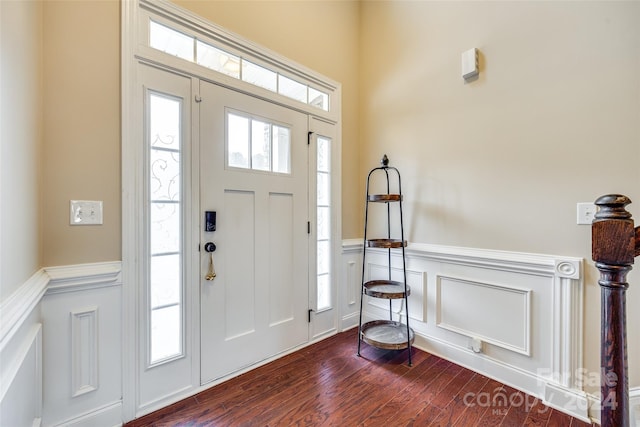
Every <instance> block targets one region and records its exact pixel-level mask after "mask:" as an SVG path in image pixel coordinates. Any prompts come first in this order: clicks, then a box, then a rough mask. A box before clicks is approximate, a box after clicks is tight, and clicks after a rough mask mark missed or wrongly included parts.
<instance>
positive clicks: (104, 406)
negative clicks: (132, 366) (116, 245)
mask: <svg viewBox="0 0 640 427" xmlns="http://www.w3.org/2000/svg"><path fill="white" fill-rule="evenodd" d="M120 270H121V263H120V262H119V261H118V262H110V263H94V264H83V265H74V266H64V267H52V268H45V269H41V270H39V271H38V272H36V273H35V274H34V275H33V276H32V277H31V278H30V279H29V280H27V281H26V282H25V283H24V284H22V285H21V286H20V287H19V288H18V289H17V290H16V291H15V292H14V293H13V294H12V295H10V296H9V297H8V298H7V299H6V300H5V301H3V302H2V306H1V307H0V317H1V319H0V320H1V322H0V325H1V326H0V359H1V360H2V363H1V364H0V425H2V426H5V425H6V426H41V425H42V426H55V425H65V426H116V425H121V424H122V385H121V384H122V360H121V359H122V309H121V306H122V297H121V294H122V292H121V287H122V286H121V284H122V283H121V279H120Z"/></svg>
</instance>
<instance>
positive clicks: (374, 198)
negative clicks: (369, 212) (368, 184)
mask: <svg viewBox="0 0 640 427" xmlns="http://www.w3.org/2000/svg"><path fill="white" fill-rule="evenodd" d="M368 200H369V201H370V202H378V203H389V202H399V201H400V200H402V196H400V195H399V194H369V197H368Z"/></svg>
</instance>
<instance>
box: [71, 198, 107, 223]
mask: <svg viewBox="0 0 640 427" xmlns="http://www.w3.org/2000/svg"><path fill="white" fill-rule="evenodd" d="M69 224H70V225H102V200H98V201H96V200H70V202H69Z"/></svg>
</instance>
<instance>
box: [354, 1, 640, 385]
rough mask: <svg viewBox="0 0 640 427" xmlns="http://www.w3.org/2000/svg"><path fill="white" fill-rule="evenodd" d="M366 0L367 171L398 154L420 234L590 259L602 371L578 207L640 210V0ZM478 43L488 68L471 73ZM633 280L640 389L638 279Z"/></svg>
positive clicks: (634, 371)
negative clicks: (614, 199)
mask: <svg viewBox="0 0 640 427" xmlns="http://www.w3.org/2000/svg"><path fill="white" fill-rule="evenodd" d="M361 7H362V16H361V22H362V32H361V40H362V45H361V48H362V54H361V58H362V62H361V63H360V69H361V70H366V72H364V71H363V72H361V73H360V75H359V76H360V78H361V80H362V86H361V94H362V97H361V107H362V109H361V111H360V115H361V118H362V121H361V131H362V135H361V138H362V141H363V142H362V148H363V149H362V151H361V153H362V156H363V157H362V163H361V166H360V175H361V176H363V175H364V174H365V173H366V171H367V170H368V169H369V168H371V167H373V166H375V165H377V161H378V158H379V157H380V156H381V154H382V153H384V152H386V153H387V154H388V155H389V157H390V159H391V161H392V163H394V164H395V165H396V166H398V168H399V169H400V170H401V172H402V173H403V179H404V181H403V189H404V190H405V195H406V205H407V215H406V223H407V224H409V227H408V231H409V240H410V241H413V242H424V243H437V244H443V245H455V246H467V247H477V248H491V249H500V250H509V251H522V252H539V253H546V254H558V255H567V256H579V257H584V258H585V259H586V260H587V265H588V266H587V268H586V281H587V283H586V289H587V293H586V301H585V308H586V325H587V330H586V337H585V340H586V363H587V368H588V369H589V370H590V371H592V372H598V371H599V368H598V367H599V327H600V320H599V319H600V313H599V310H600V301H599V288H598V285H597V271H596V270H595V268H594V267H593V263H592V262H591V261H590V260H591V253H590V251H591V243H590V242H591V232H590V231H591V230H590V227H589V226H584V225H582V226H578V225H576V203H577V202H585V201H586V202H589V201H594V200H595V199H596V198H597V197H598V196H600V195H602V194H607V193H611V192H620V193H623V194H626V195H628V196H629V197H630V198H631V199H632V200H635V202H636V203H635V204H633V205H631V206H630V211H631V212H632V213H633V214H634V217H636V218H640V79H639V77H638V76H639V74H638V70H640V26H639V25H638V22H639V21H640V2H403V1H394V2H363V3H362V6H361ZM472 47H477V48H478V49H479V50H480V52H481V57H480V68H481V73H480V76H479V78H478V79H477V80H476V81H473V82H470V83H467V84H465V83H464V81H463V80H462V78H461V73H460V54H461V53H462V52H463V51H465V50H467V49H470V48H472ZM629 279H630V282H631V283H632V286H631V288H630V290H629V292H628V306H629V307H630V310H629V325H631V327H630V328H629V360H630V362H631V363H630V365H631V366H630V376H631V385H632V386H640V366H639V364H638V361H639V360H640V329H638V328H635V327H633V325H638V324H640V315H639V314H638V311H640V310H637V307H640V275H638V274H637V272H632V273H631V274H630V276H629ZM634 281H635V284H634V283H633V282H634ZM634 285H635V286H634Z"/></svg>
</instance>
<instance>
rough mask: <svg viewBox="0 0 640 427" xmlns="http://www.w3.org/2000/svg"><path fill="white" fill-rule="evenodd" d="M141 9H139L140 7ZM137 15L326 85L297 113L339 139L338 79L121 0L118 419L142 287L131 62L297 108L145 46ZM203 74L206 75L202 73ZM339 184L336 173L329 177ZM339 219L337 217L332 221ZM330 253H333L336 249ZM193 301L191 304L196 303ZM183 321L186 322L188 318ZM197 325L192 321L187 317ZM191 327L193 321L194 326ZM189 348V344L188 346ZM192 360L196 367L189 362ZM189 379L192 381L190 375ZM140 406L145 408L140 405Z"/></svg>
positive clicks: (138, 134) (175, 11) (130, 393)
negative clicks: (320, 105)
mask: <svg viewBox="0 0 640 427" xmlns="http://www.w3.org/2000/svg"><path fill="white" fill-rule="evenodd" d="M143 8H144V9H143ZM143 14H146V15H147V16H148V15H149V14H151V15H152V16H158V17H161V18H160V19H164V20H171V21H173V22H176V23H177V24H180V25H188V26H189V27H190V28H192V29H193V28H196V29H197V30H198V31H199V32H201V33H203V34H207V35H208V36H210V37H215V38H216V39H218V40H220V41H221V42H222V43H228V44H229V45H230V46H234V47H235V48H236V49H242V50H244V51H246V52H249V53H251V54H252V55H256V57H257V58H259V59H260V60H261V61H266V62H269V63H271V64H274V66H275V67H277V68H281V69H282V70H283V71H285V72H286V73H288V74H292V73H293V74H294V75H298V76H301V78H305V79H307V80H308V81H310V82H313V83H314V84H316V85H321V86H323V87H326V88H328V89H331V91H332V93H331V97H332V101H331V102H332V104H331V105H332V107H331V111H330V112H325V111H321V110H318V111H307V109H304V111H303V112H305V113H307V114H309V115H311V116H314V117H317V118H319V119H320V120H323V121H329V122H331V123H334V124H335V125H336V126H337V139H338V141H340V139H341V128H340V120H341V117H342V113H341V90H342V89H341V84H340V83H338V82H334V81H332V80H331V79H329V78H327V77H326V76H323V75H321V74H319V73H316V72H314V71H312V70H310V69H308V68H306V67H304V66H303V65H301V64H298V63H295V62H294V61H292V60H290V59H288V58H285V57H283V56H281V55H279V54H277V53H276V52H273V51H271V50H269V49H267V48H265V47H263V46H260V45H258V44H256V43H253V42H251V41H249V40H247V39H244V38H242V37H240V36H238V35H236V34H233V33H231V32H230V31H228V30H225V29H224V28H222V27H219V26H217V25H215V24H213V23H211V22H208V21H206V20H204V19H202V18H200V17H199V16H197V15H195V14H193V13H191V12H189V11H187V10H185V9H182V8H181V7H179V6H177V5H175V4H172V3H170V2H168V1H165V0H153V1H151V0H125V1H123V2H122V7H121V30H120V31H121V144H122V145H121V167H122V172H121V174H122V175H121V176H122V271H121V274H122V283H123V285H122V296H123V306H122V309H123V312H122V320H123V323H124V324H126V325H130V327H128V328H125V329H124V331H123V348H122V355H123V360H122V366H123V370H122V387H123V390H122V396H123V406H122V412H123V417H122V418H123V421H125V422H126V421H129V420H132V419H134V418H135V417H136V415H139V414H138V411H139V410H140V408H139V407H138V393H139V387H138V384H137V378H138V377H139V375H138V373H139V372H138V369H140V368H139V367H138V360H139V358H140V354H139V349H138V339H139V329H140V327H141V326H140V321H139V319H140V313H139V306H140V301H141V298H143V293H142V289H140V288H139V286H137V284H139V283H143V279H144V276H143V274H142V268H141V264H140V262H141V261H140V255H141V253H142V249H143V244H144V239H143V234H142V229H143V227H141V226H140V225H141V221H142V220H143V219H142V218H140V217H139V210H138V206H141V205H142V200H143V185H142V184H143V170H144V168H143V159H144V153H143V149H142V146H141V144H140V143H139V141H142V129H143V126H142V123H143V113H142V108H140V105H138V104H137V103H136V102H137V101H136V100H137V99H138V91H139V88H138V84H139V80H138V75H137V71H136V69H137V66H138V64H139V63H143V62H144V63H147V64H150V65H153V66H156V67H158V68H164V69H166V70H167V71H172V72H179V73H181V74H187V75H190V76H192V77H193V78H201V79H203V80H207V81H210V82H212V83H214V84H218V85H221V86H225V87H228V88H230V89H234V90H237V91H241V92H243V93H246V94H249V95H252V96H256V97H258V98H262V99H265V100H267V101H270V102H274V103H276V104H279V105H283V106H285V107H288V108H292V109H296V110H300V109H301V108H302V107H300V106H299V105H297V104H294V103H293V102H287V101H286V100H285V99H284V98H283V97H282V96H280V95H278V94H275V93H269V92H268V91H266V90H263V89H261V88H258V87H252V85H250V84H248V83H246V82H243V81H239V80H235V79H230V78H228V77H227V76H224V75H222V74H219V73H215V72H213V71H211V72H210V73H209V72H207V71H206V70H202V67H199V66H197V65H195V64H186V62H185V61H180V60H178V59H175V58H170V57H169V55H166V54H164V53H162V52H159V51H155V50H154V49H151V48H149V47H148V46H145V44H146V41H145V39H144V34H143V32H141V31H140V27H141V22H142V20H143V16H142V15H143ZM204 74H206V75H204ZM335 178H336V179H337V180H338V185H339V183H340V177H339V175H338V176H336V177H335ZM337 208H338V212H337V217H338V219H340V218H339V217H340V211H339V206H337ZM338 224H339V222H338ZM335 256H339V254H336V255H335ZM197 306H198V304H195V305H194V307H197ZM197 311H198V310H195V311H194V313H189V315H193V316H196V315H198V314H199V313H198V312H197ZM188 323H189V322H188ZM191 324H192V325H197V322H191ZM195 327H196V326H194V328H195ZM190 332H191V333H192V334H193V336H194V337H199V336H200V333H199V329H198V331H195V330H191V331H190ZM188 350H189V349H188ZM196 359H197V358H196ZM196 359H194V361H193V363H194V366H193V369H192V372H193V374H192V378H194V379H195V378H199V363H198V361H199V359H197V360H196ZM195 365H198V366H195ZM194 381H195V380H194ZM199 388H201V386H200V385H199V381H198V382H194V383H193V384H192V391H194V390H197V389H199ZM145 410H146V409H145Z"/></svg>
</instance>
